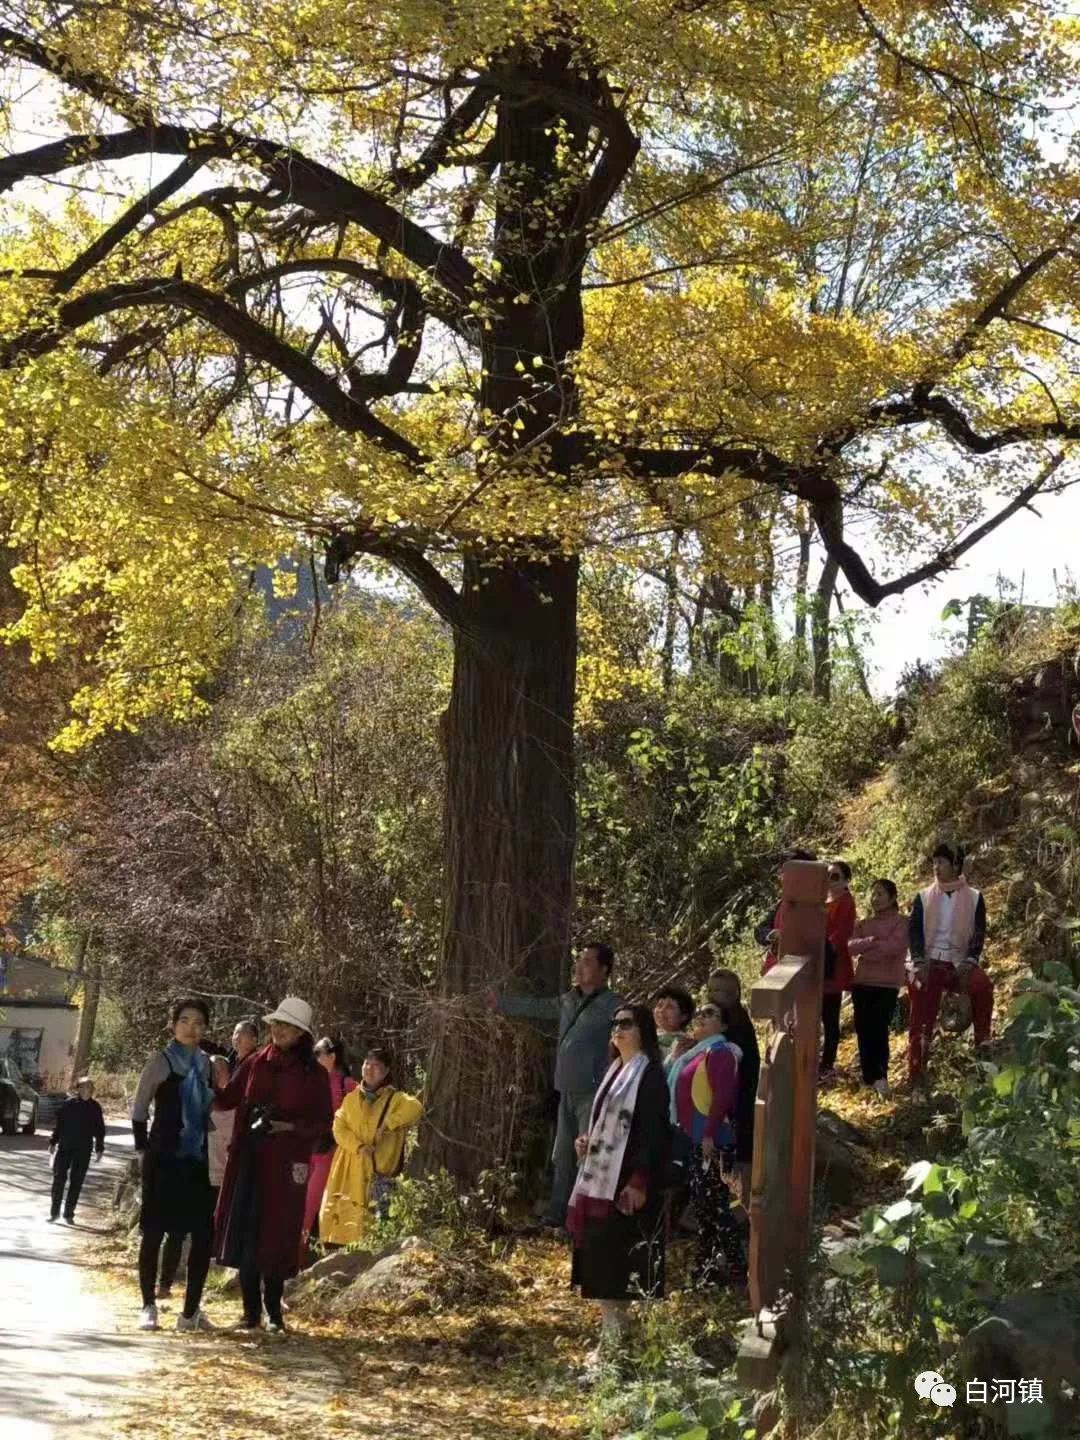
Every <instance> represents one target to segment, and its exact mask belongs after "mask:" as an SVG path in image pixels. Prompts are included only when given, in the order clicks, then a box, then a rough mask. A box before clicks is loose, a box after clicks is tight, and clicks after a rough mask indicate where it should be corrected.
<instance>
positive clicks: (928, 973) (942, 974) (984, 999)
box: [908, 842, 994, 1081]
mask: <svg viewBox="0 0 1080 1440" xmlns="http://www.w3.org/2000/svg"><path fill="white" fill-rule="evenodd" d="M931 864H932V866H933V870H934V882H933V884H932V885H929V886H927V888H926V889H925V890H922V891H920V893H919V894H918V895H917V896H916V897H915V904H914V905H913V906H912V910H911V920H910V923H909V926H908V946H909V949H910V952H911V965H912V972H913V973H912V980H911V1018H910V1023H909V1030H908V1075H909V1077H910V1079H911V1080H912V1081H917V1080H920V1079H921V1078H922V1077H923V1074H924V1071H925V1068H926V1059H927V1056H928V1054H929V1052H930V1037H931V1036H932V1035H933V1033H934V1026H935V1025H936V1024H937V1018H938V1012H939V1011H940V1009H941V1000H942V996H943V995H944V994H945V993H946V992H947V991H948V992H951V993H953V994H956V993H963V994H966V995H967V996H968V998H969V999H970V1001H971V1013H972V1018H973V1020H974V1026H975V1045H976V1047H983V1046H986V1045H987V1044H989V1041H990V1022H991V1019H992V1017H993V1013H994V986H993V982H992V981H991V979H990V977H989V975H987V973H986V971H985V969H984V968H983V964H982V954H983V946H984V944H985V942H986V901H985V900H984V898H983V896H982V895H981V894H980V893H979V891H978V890H976V889H975V888H974V886H972V885H969V884H968V882H967V880H966V879H965V877H964V852H963V850H962V849H961V848H960V847H959V846H958V845H949V844H946V843H944V842H943V843H942V844H940V845H938V846H937V848H936V849H935V851H934V853H933V855H932V856H931Z"/></svg>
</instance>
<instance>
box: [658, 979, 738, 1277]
mask: <svg viewBox="0 0 1080 1440" xmlns="http://www.w3.org/2000/svg"><path fill="white" fill-rule="evenodd" d="M730 1018H731V1017H730V1014H729V1012H728V1011H727V1010H726V1008H725V1007H724V1006H721V1005H714V1004H712V1003H711V1002H710V1003H709V1004H706V1005H703V1006H702V1007H701V1009H700V1010H699V1011H698V1012H697V1015H696V1016H695V1017H694V1031H693V1033H694V1041H695V1043H694V1046H693V1048H692V1049H691V1050H689V1051H687V1053H686V1054H685V1055H679V1056H676V1058H675V1059H674V1060H672V1061H671V1062H670V1064H669V1065H668V1070H667V1082H668V1090H669V1093H670V1096H671V1123H672V1124H673V1125H677V1126H678V1127H679V1129H680V1130H681V1131H682V1132H683V1134H684V1135H685V1136H686V1138H687V1139H688V1140H689V1142H690V1145H691V1152H690V1167H689V1169H690V1199H691V1203H692V1204H693V1207H694V1215H695V1217H696V1218H697V1223H698V1231H697V1257H696V1261H695V1264H694V1272H693V1280H694V1283H695V1284H697V1285H714V1284H716V1283H717V1281H719V1280H720V1279H721V1278H726V1280H727V1281H728V1282H729V1283H730V1284H733V1285H740V1284H744V1283H745V1281H746V1254H745V1251H744V1250H743V1244H742V1239H741V1237H740V1235H739V1230H738V1226H737V1225H736V1224H735V1220H734V1217H733V1216H732V1214H731V1203H730V1200H731V1197H730V1195H729V1193H728V1187H727V1182H726V1181H725V1179H724V1175H723V1161H722V1155H723V1152H724V1151H725V1150H726V1149H728V1148H730V1146H731V1145H732V1144H733V1143H734V1139H735V1135H734V1130H733V1128H732V1116H733V1115H734V1112H735V1105H736V1102H737V1099H738V1094H739V1061H740V1060H741V1059H742V1053H741V1051H740V1050H739V1047H738V1046H737V1045H732V1044H731V1043H730V1042H729V1041H728V1040H727V1039H726V1037H725V1031H726V1030H727V1027H728V1022H729V1020H730Z"/></svg>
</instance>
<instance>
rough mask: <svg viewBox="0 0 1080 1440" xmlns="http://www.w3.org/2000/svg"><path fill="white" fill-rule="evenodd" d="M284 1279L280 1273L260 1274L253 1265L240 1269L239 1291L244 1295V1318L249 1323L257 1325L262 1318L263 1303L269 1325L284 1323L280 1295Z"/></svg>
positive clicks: (282, 1290)
mask: <svg viewBox="0 0 1080 1440" xmlns="http://www.w3.org/2000/svg"><path fill="white" fill-rule="evenodd" d="M284 1291H285V1281H284V1278H283V1277H282V1276H280V1275H262V1274H260V1272H259V1271H258V1270H257V1269H255V1267H254V1266H253V1265H244V1266H242V1267H241V1269H240V1293H241V1295H242V1296H243V1297H244V1319H245V1321H246V1322H247V1323H248V1324H249V1325H257V1324H258V1323H259V1321H260V1320H261V1319H262V1312H263V1303H264V1302H265V1304H266V1318H267V1319H268V1320H269V1321H270V1324H271V1325H282V1324H284V1318H283V1316H282V1313H281V1297H282V1295H283V1293H284Z"/></svg>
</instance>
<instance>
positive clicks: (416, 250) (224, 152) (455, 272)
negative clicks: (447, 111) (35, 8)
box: [0, 125, 476, 303]
mask: <svg viewBox="0 0 1080 1440" xmlns="http://www.w3.org/2000/svg"><path fill="white" fill-rule="evenodd" d="M148 153H156V154H162V155H183V156H188V155H190V156H197V157H198V158H199V160H200V162H202V163H205V162H206V161H207V160H211V159H220V158H230V159H233V160H236V161H238V162H240V163H247V164H250V165H254V166H256V167H257V168H259V169H260V170H262V172H263V174H264V175H265V176H266V177H267V179H269V180H271V181H272V182H273V183H274V184H275V185H276V186H277V187H278V188H279V189H280V190H281V191H282V192H283V193H284V194H285V195H287V196H288V198H289V199H290V200H291V201H293V202H294V203H295V204H297V205H299V206H302V207H303V208H304V209H305V210H309V211H311V212H312V213H313V214H315V215H318V216H321V217H322V218H324V219H329V220H344V221H350V222H352V223H353V224H356V225H359V226H361V228H363V229H364V230H366V231H367V232H368V234H370V235H373V236H374V237H375V238H376V239H377V240H381V241H382V242H383V243H384V244H385V245H387V246H389V248H390V249H391V250H394V251H396V252H397V253H398V254H399V255H402V256H404V257H405V259H406V260H408V261H410V262H411V263H412V264H414V265H417V266H419V267H420V268H421V269H422V270H425V271H426V272H427V273H428V274H430V275H431V276H433V278H434V279H436V280H438V281H439V283H440V284H441V285H442V286H444V288H445V289H446V290H447V291H448V292H449V293H450V294H451V295H453V296H454V298H455V299H456V300H458V301H461V302H463V303H468V302H469V300H470V299H471V297H472V294H473V286H474V283H475V280H476V272H475V270H474V268H473V266H472V264H471V263H470V261H469V260H467V259H466V257H465V256H464V255H463V254H462V253H461V251H460V250H458V249H457V247H456V246H453V245H449V244H445V243H444V242H442V241H441V240H438V239H436V237H435V236H434V235H432V234H431V233H430V232H429V231H427V230H425V229H424V228H423V226H421V225H418V224H417V223H416V222H415V221H414V220H410V219H409V218H408V217H407V216H406V215H404V214H403V213H402V212H401V211H400V210H397V209H396V208H395V207H394V206H393V205H391V204H389V203H388V202H387V201H386V200H384V199H383V198H382V196H381V195H376V194H375V193H374V192H373V191H371V190H368V189H365V188H364V186H362V185H357V184H355V183H354V182H353V181H352V180H349V179H347V178H346V177H345V176H344V175H340V174H338V172H337V171H335V170H331V169H330V168H329V166H326V165H323V164H322V163H321V162H319V161H318V160H312V159H309V158H308V157H307V156H305V155H303V154H301V153H300V151H298V150H293V149H291V148H290V147H288V146H286V145H279V144H277V143H276V142H274V141H272V140H265V139H262V138H260V137H258V136H251V135H240V134H235V133H233V132H232V131H229V132H227V133H226V132H223V131H215V130H191V129H188V128H187V127H185V126H182V125H160V126H157V127H156V128H153V129H148V130H123V131H120V132H119V133H117V134H111V135H110V134H100V135H72V136H68V137H67V138H66V139H64V140H58V141H55V142H53V143H52V144H49V145H42V146H39V147H38V148H37V149H35V150H29V151H24V152H23V153H21V154H18V155H9V156H6V157H4V159H2V160H0V193H2V191H3V190H5V189H8V188H10V187H11V185H13V184H15V183H16V182H17V181H18V180H22V179H27V178H29V177H31V176H35V177H37V178H43V177H44V176H46V175H55V174H57V173H58V172H59V171H61V170H67V169H70V168H71V167H73V166H76V165H85V164H89V163H91V162H94V163H98V162H101V161H107V160H126V159H130V158H131V157H132V156H134V155H143V154H148Z"/></svg>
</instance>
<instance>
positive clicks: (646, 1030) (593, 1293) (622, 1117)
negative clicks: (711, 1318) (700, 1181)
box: [566, 1005, 671, 1366]
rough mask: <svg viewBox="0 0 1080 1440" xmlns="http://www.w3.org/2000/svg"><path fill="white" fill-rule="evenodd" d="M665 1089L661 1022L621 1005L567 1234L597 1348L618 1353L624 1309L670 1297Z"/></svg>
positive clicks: (594, 1360)
mask: <svg viewBox="0 0 1080 1440" xmlns="http://www.w3.org/2000/svg"><path fill="white" fill-rule="evenodd" d="M670 1135H671V1131H670V1124H669V1121H668V1088H667V1083H666V1081H665V1079H664V1070H663V1065H662V1063H661V1060H660V1047H659V1044H658V1043H657V1037H656V1021H655V1020H654V1019H653V1015H652V1012H651V1011H650V1010H649V1009H648V1007H647V1006H645V1005H620V1006H619V1008H618V1010H617V1011H616V1012H615V1015H614V1017H613V1018H612V1022H611V1065H610V1066H609V1068H608V1071H607V1074H606V1075H605V1076H604V1079H603V1081H602V1082H601V1084H600V1088H599V1090H598V1091H597V1093H596V1099H595V1100H594V1101H593V1108H592V1117H591V1120H590V1124H589V1131H588V1134H587V1135H580V1136H579V1137H578V1140H577V1153H578V1159H579V1161H580V1165H579V1168H578V1173H577V1181H576V1183H575V1185H574V1190H573V1193H572V1195H571V1196H570V1205H569V1208H568V1210H567V1216H566V1228H567V1230H568V1231H569V1232H570V1236H571V1238H572V1239H573V1242H574V1255H573V1262H572V1266H571V1272H570V1283H571V1284H572V1285H575V1286H577V1287H579V1288H580V1290H581V1294H582V1297H583V1298H584V1299H586V1300H597V1301H599V1304H600V1313H601V1316H602V1331H601V1337H600V1345H599V1346H598V1347H597V1349H596V1350H595V1351H594V1352H593V1355H592V1356H591V1357H590V1364H591V1365H594V1366H595V1365H596V1364H598V1363H599V1361H600V1359H601V1356H602V1352H603V1351H604V1350H605V1349H607V1348H610V1347H612V1346H617V1345H618V1343H619V1341H621V1339H622V1338H623V1334H624V1332H625V1328H626V1323H627V1306H628V1304H629V1302H630V1301H631V1300H632V1299H634V1298H635V1297H637V1296H639V1295H648V1296H650V1297H653V1298H658V1297H660V1296H662V1295H663V1293H664V1241H665V1233H664V1232H665V1223H664V1205H663V1182H664V1172H665V1169H666V1166H667V1163H668V1158H669V1154H670V1145H671V1139H670Z"/></svg>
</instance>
